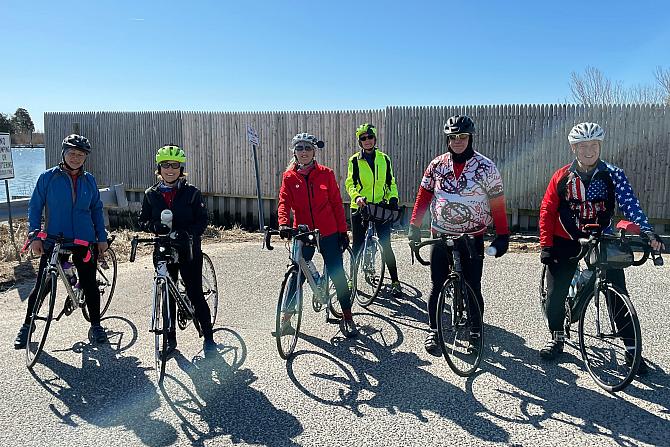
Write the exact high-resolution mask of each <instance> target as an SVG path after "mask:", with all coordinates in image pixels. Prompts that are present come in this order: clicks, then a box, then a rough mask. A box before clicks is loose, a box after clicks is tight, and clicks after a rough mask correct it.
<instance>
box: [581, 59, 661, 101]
mask: <svg viewBox="0 0 670 447" xmlns="http://www.w3.org/2000/svg"><path fill="white" fill-rule="evenodd" d="M654 77H655V78H656V79H655V80H656V82H655V83H653V84H637V85H632V86H626V85H624V83H623V82H622V81H615V80H612V79H610V78H608V77H607V76H605V74H604V73H603V72H602V71H600V70H599V69H597V68H596V67H586V68H585V69H584V72H583V73H575V72H572V74H571V76H570V90H571V91H572V99H573V100H574V101H575V102H577V103H579V104H584V105H603V104H666V105H670V68H663V67H661V66H658V67H656V70H655V71H654Z"/></svg>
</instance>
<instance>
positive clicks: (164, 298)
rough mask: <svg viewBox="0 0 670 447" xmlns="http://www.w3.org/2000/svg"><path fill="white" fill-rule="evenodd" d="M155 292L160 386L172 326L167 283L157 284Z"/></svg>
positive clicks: (154, 328) (155, 362)
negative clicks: (168, 334) (169, 327)
mask: <svg viewBox="0 0 670 447" xmlns="http://www.w3.org/2000/svg"><path fill="white" fill-rule="evenodd" d="M154 290H155V292H154V311H153V320H154V321H153V325H152V326H153V327H152V329H153V331H154V370H155V372H156V381H157V382H158V384H159V385H161V384H162V383H163V379H165V364H166V362H167V356H166V355H165V351H166V350H167V333H168V327H167V326H168V325H169V324H170V318H169V315H168V313H169V311H170V310H169V309H170V308H169V306H168V286H167V283H166V282H162V283H159V284H156V286H155V289H154Z"/></svg>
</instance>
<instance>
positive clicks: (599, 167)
mask: <svg viewBox="0 0 670 447" xmlns="http://www.w3.org/2000/svg"><path fill="white" fill-rule="evenodd" d="M577 166H578V164H577V159H576V158H575V159H574V160H572V163H570V167H569V168H568V171H570V172H572V173H573V174H577V175H579V172H578V171H577ZM600 171H607V163H605V162H604V161H602V160H598V164H597V165H596V167H595V168H594V171H593V174H594V175H595V174H596V173H598V172H600Z"/></svg>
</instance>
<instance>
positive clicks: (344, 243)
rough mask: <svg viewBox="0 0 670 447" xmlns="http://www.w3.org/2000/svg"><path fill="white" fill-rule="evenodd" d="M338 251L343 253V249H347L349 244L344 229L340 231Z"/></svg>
mask: <svg viewBox="0 0 670 447" xmlns="http://www.w3.org/2000/svg"><path fill="white" fill-rule="evenodd" d="M339 243H340V251H341V252H342V253H344V251H345V250H346V249H347V247H348V246H349V233H347V232H346V231H345V232H344V233H340V240H339Z"/></svg>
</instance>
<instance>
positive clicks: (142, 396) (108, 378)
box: [31, 317, 177, 447]
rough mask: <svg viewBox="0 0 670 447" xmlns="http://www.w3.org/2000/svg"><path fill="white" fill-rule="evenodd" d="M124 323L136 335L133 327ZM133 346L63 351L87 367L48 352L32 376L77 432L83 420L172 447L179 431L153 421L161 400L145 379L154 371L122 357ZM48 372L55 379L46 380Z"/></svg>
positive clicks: (155, 445) (80, 346)
mask: <svg viewBox="0 0 670 447" xmlns="http://www.w3.org/2000/svg"><path fill="white" fill-rule="evenodd" d="M113 318H114V317H113ZM109 319H110V318H108V320H109ZM121 320H123V321H124V322H125V323H126V324H128V325H130V326H131V328H132V329H133V332H134V333H135V334H136V328H135V327H134V326H133V325H132V323H130V322H129V321H128V320H125V319H121ZM135 338H136V337H135ZM115 345H116V346H117V348H115V347H114V346H115ZM128 346H129V345H128V344H123V345H120V344H118V343H112V344H99V345H93V344H90V343H87V342H77V343H75V344H74V345H73V346H72V347H71V348H69V349H66V350H61V351H59V352H63V351H73V352H76V353H81V357H82V362H81V367H75V366H73V365H70V364H68V363H65V362H63V361H61V360H59V359H58V358H56V357H55V356H53V355H51V354H49V353H48V352H42V354H41V355H40V362H39V363H41V365H37V366H36V367H35V368H34V369H33V370H31V374H32V376H33V377H34V378H35V380H36V381H37V382H38V383H39V384H40V385H41V386H42V387H43V388H44V389H45V390H46V391H48V392H49V393H50V394H51V395H53V396H54V397H55V398H56V399H58V400H59V401H60V404H62V405H60V404H58V403H56V404H53V403H52V404H49V408H50V409H51V411H52V412H53V413H54V415H56V416H57V417H58V418H59V419H60V420H61V421H62V422H63V423H64V424H66V425H68V426H70V427H77V426H78V425H79V422H78V421H77V419H82V420H84V421H86V422H87V423H89V424H92V425H95V426H97V427H101V428H110V427H123V428H125V429H127V430H129V431H132V432H133V433H134V434H136V435H137V437H138V438H139V439H140V440H141V441H142V443H143V444H146V445H149V446H153V447H159V446H167V445H171V444H173V443H175V442H176V441H177V432H176V430H175V429H174V428H173V427H172V426H171V425H169V424H168V423H166V422H164V421H162V420H160V419H156V418H153V417H152V413H153V412H154V411H156V410H157V409H158V408H160V399H159V398H158V395H157V394H156V389H155V387H154V385H153V383H152V382H151V380H150V379H149V377H148V376H147V375H146V374H145V371H146V370H147V369H150V368H145V367H142V366H140V365H141V362H140V360H139V359H138V358H137V357H133V356H123V355H121V354H120V353H121V352H122V351H123V350H125V349H127V347H128ZM119 347H120V348H119ZM121 348H122V349H121ZM43 368H45V369H47V370H48V371H50V372H51V373H52V374H45V373H44V372H42V371H43ZM38 371H39V372H38Z"/></svg>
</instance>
